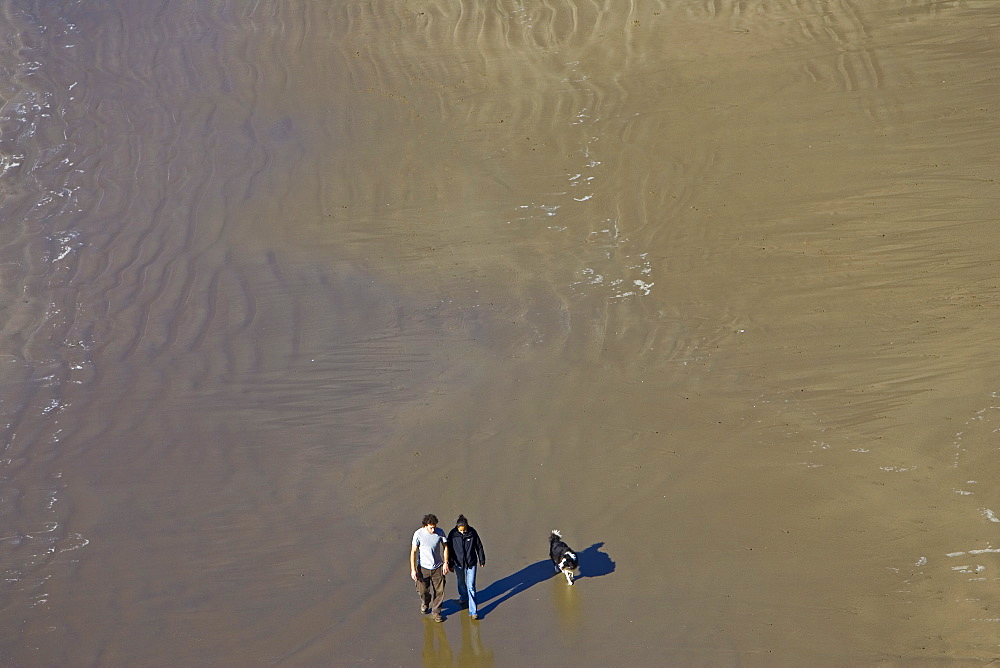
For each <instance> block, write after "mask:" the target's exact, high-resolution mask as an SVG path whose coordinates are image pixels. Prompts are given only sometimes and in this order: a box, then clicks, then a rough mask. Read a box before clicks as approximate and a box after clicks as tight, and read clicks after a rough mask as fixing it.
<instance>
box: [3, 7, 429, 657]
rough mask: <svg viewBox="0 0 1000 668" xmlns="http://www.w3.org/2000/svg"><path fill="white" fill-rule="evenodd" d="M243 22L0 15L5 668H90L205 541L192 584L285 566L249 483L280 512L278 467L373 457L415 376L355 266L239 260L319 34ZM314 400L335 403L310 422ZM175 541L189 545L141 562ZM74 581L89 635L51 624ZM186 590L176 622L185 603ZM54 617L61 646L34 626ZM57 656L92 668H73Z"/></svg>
mask: <svg viewBox="0 0 1000 668" xmlns="http://www.w3.org/2000/svg"><path fill="white" fill-rule="evenodd" d="M264 4H266V3H257V6H254V5H253V4H249V3H248V4H246V5H237V4H230V3H221V4H219V5H216V6H213V7H212V8H208V9H206V8H204V7H202V6H200V5H199V4H198V3H191V4H190V5H186V6H183V7H181V6H169V5H167V4H164V5H162V6H160V7H159V9H158V10H156V11H150V9H151V8H150V7H149V6H146V5H143V6H141V7H140V6H138V5H136V4H134V3H130V2H120V3H119V2H111V1H108V2H93V3H78V2H69V1H67V2H63V3H55V2H38V3H32V2H17V1H15V0H10V1H6V2H4V3H3V5H2V15H0V20H2V22H3V31H2V33H3V34H4V35H5V36H7V40H8V41H7V44H5V47H6V48H5V49H4V50H3V53H4V54H5V55H4V56H3V60H2V61H0V70H2V73H3V75H4V76H2V77H0V80H2V82H3V83H2V85H3V88H2V90H0V197H2V200H0V219H2V220H3V228H2V230H0V234H2V237H0V268H2V272H3V273H2V275H0V279H2V284H0V290H2V304H0V307H2V311H0V346H2V348H0V368H2V370H3V380H4V382H3V384H2V390H0V392H2V394H0V411H2V416H3V424H2V427H3V429H2V442H0V482H2V485H3V494H2V501H0V517H2V521H0V524H3V527H4V528H3V529H2V530H0V563H2V564H3V569H4V577H5V581H6V586H5V588H4V590H3V593H2V599H0V609H2V611H3V612H2V613H0V619H2V620H3V624H2V625H3V626H4V628H6V629H15V628H16V629H18V631H17V632H16V633H13V634H12V635H9V636H8V637H7V638H5V639H4V641H3V645H2V648H3V649H2V650H0V653H2V654H4V655H6V656H12V655H13V653H14V651H15V649H16V650H17V651H18V652H22V651H27V649H26V648H27V647H29V646H30V647H32V648H37V647H43V648H47V649H45V650H44V651H43V654H42V655H38V654H30V653H29V654H30V656H31V657H32V658H31V659H30V660H31V661H41V662H42V663H52V664H58V663H67V662H74V661H79V660H83V661H87V660H97V656H98V654H99V652H100V647H102V645H103V644H104V643H105V642H109V641H110V640H109V639H110V638H111V637H112V636H114V635H115V633H116V632H115V631H114V625H115V624H116V623H119V622H124V621H125V620H131V622H132V623H140V624H142V623H143V622H141V621H138V620H141V619H142V618H143V615H144V614H146V613H145V611H144V608H143V604H142V603H141V602H140V600H139V599H137V598H135V597H133V596H132V592H131V591H130V589H129V587H130V585H129V584H128V583H125V582H123V581H120V580H118V579H117V578H116V577H115V576H114V571H115V570H116V569H119V568H121V569H126V570H130V571H131V569H130V568H129V567H128V566H127V563H129V562H131V563H141V562H145V563H147V564H151V563H152V562H155V561H156V560H158V559H163V560H164V561H163V564H161V567H159V568H157V567H152V568H150V569H149V570H148V571H147V572H145V573H144V574H143V575H142V577H143V578H148V579H147V580H145V581H144V582H142V584H141V585H140V586H143V587H145V586H149V587H158V586H160V585H157V584H154V583H153V582H151V581H150V580H155V579H156V578H164V577H170V576H168V575H166V574H167V573H169V572H170V571H171V569H176V568H180V569H182V570H184V569H186V568H187V567H186V566H183V565H182V564H183V561H177V560H176V559H174V558H172V557H170V556H169V555H170V554H171V553H172V552H173V549H174V548H180V549H183V550H186V551H188V552H189V553H194V552H196V551H204V550H205V549H206V545H205V540H206V532H207V533H208V534H210V536H211V538H210V539H209V542H210V543H211V542H213V541H218V542H217V546H218V547H217V550H216V551H215V552H212V548H208V552H209V553H212V554H215V555H216V557H217V561H215V562H214V563H215V565H214V566H213V565H209V564H203V567H205V568H207V569H208V571H212V570H213V569H218V570H223V569H227V568H228V569H232V568H233V561H234V560H236V561H239V560H254V559H259V558H260V551H259V550H261V549H263V550H264V551H267V550H268V549H271V550H274V549H284V548H283V547H280V548H278V547H276V546H278V545H281V546H284V545H285V544H287V541H286V539H283V538H281V537H280V535H278V534H280V532H281V530H277V532H275V530H274V528H273V527H275V526H282V525H284V526H288V527H291V526H292V525H294V524H296V523H297V522H298V521H300V519H296V520H293V521H292V522H291V523H289V522H288V521H287V520H288V517H287V516H286V515H285V513H287V512H289V510H290V506H289V505H288V504H287V503H284V504H282V503H276V502H275V500H274V498H273V497H272V496H271V492H270V491H269V490H270V488H271V487H272V486H274V484H275V483H274V481H273V479H272V480H271V482H266V480H267V479H268V476H285V475H287V476H288V477H289V479H291V480H292V481H293V482H292V483H291V484H290V487H289V489H297V488H298V486H299V485H300V484H305V482H304V481H306V480H307V479H309V475H308V473H301V472H300V471H299V467H303V468H305V469H306V470H307V471H308V470H314V471H315V470H324V468H323V467H320V468H319V469H316V468H311V467H314V464H315V462H316V461H317V459H319V458H323V457H341V456H344V453H345V452H348V451H350V449H351V448H357V447H359V446H360V445H362V444H364V443H368V440H367V439H368V438H369V432H374V431H375V430H377V429H379V428H380V426H379V424H378V423H376V421H375V419H374V411H376V410H383V411H384V410H386V409H387V407H388V406H389V405H390V404H392V403H393V402H395V401H398V400H400V399H401V398H402V397H404V396H408V392H407V390H406V388H405V387H404V386H403V384H402V383H401V378H402V377H403V376H405V375H406V373H408V372H409V371H412V370H413V369H415V368H417V367H419V366H420V365H421V364H422V359H421V358H420V356H419V355H418V354H417V353H414V352H413V351H412V350H411V351H409V352H404V350H403V349H404V348H405V347H406V343H405V341H406V337H407V336H412V333H411V332H410V331H409V330H408V332H406V333H404V332H402V330H401V328H400V326H399V324H398V322H397V321H396V319H395V317H394V312H393V309H394V306H393V303H392V301H391V298H390V297H389V296H387V295H385V294H384V293H380V292H379V291H378V290H377V289H376V288H375V287H374V286H373V284H372V283H373V282H372V281H371V280H367V279H365V278H364V277H363V275H362V274H361V273H360V272H359V271H358V270H357V269H356V268H355V267H354V266H352V265H348V264H337V263H336V262H334V261H332V260H330V261H329V262H327V263H326V264H325V265H323V266H322V267H320V266H318V265H315V264H314V265H312V266H311V268H308V269H302V266H303V265H302V263H299V262H293V261H292V260H290V259H289V257H288V255H287V254H285V253H282V252H280V251H277V250H275V246H274V245H273V244H270V243H268V242H267V241H264V242H261V243H257V244H256V245H255V244H254V243H253V242H252V240H253V239H255V238H257V239H259V238H261V237H262V236H263V235H264V234H265V232H266V233H267V234H275V235H280V222H281V220H280V218H279V216H280V215H282V213H281V212H282V210H284V212H285V215H289V214H290V212H291V211H292V210H293V209H294V207H289V203H288V201H286V200H285V199H284V198H283V197H284V195H285V194H287V193H288V192H289V191H290V190H291V189H292V188H291V187H290V186H289V185H288V184H289V183H290V182H292V181H293V180H294V179H295V177H296V175H297V174H299V173H300V172H301V170H302V169H304V165H306V163H307V161H306V156H308V155H309V154H310V152H311V150H312V149H311V146H310V140H309V137H308V136H307V134H306V133H307V132H308V119H306V118H304V116H303V115H301V114H299V115H298V116H296V108H295V107H294V106H293V105H291V104H289V103H287V102H286V101H285V100H284V99H283V97H282V94H281V93H282V91H284V90H285V88H286V87H288V86H290V85H293V84H290V83H289V79H292V78H294V76H296V75H295V72H296V70H297V67H296V66H295V65H294V64H292V63H290V62H289V60H288V58H289V57H290V56H292V55H294V54H295V53H297V51H296V49H297V48H299V47H300V46H301V44H298V45H297V44H296V43H295V42H294V41H291V43H289V42H290V39H291V35H290V33H289V32H288V31H294V35H295V36H297V39H305V38H307V37H309V33H308V30H307V29H306V26H308V25H310V16H309V14H310V12H317V11H322V8H319V7H317V6H316V5H315V4H295V3H293V4H287V5H284V6H282V7H274V6H262V5H264ZM320 23H321V24H329V21H327V20H323V21H320ZM312 38H313V39H324V40H326V39H329V35H328V34H327V35H318V34H317V35H313V36H312ZM262 54H269V55H268V56H267V57H265V56H263V55H262ZM262 193H268V194H269V197H267V198H265V197H262ZM291 215H293V214H291ZM272 227H273V228H275V231H274V232H269V230H270V229H271V228H272ZM255 235H256V236H255ZM327 259H328V260H329V258H327ZM348 304H351V305H352V307H351V308H350V309H348V308H347V305H348ZM373 314H374V315H373ZM372 317H374V318H375V320H374V321H373V320H372V319H371V318H372ZM410 329H411V330H412V326H411V328H410ZM290 369H294V372H290V371H289V370H290ZM376 369H377V371H375V370H376ZM289 374H291V375H289ZM289 378H294V379H295V380H294V381H290V380H289ZM324 395H325V396H328V397H332V396H334V395H338V396H340V397H341V398H342V401H339V402H338V403H337V407H336V409H335V410H334V411H331V410H330V408H329V403H328V402H327V401H317V396H324ZM179 416H182V417H179ZM251 416H252V417H251ZM251 425H253V426H251ZM289 426H294V427H295V428H296V429H297V431H296V433H297V434H298V436H297V438H299V439H301V440H302V441H305V444H304V445H303V444H302V443H301V441H300V442H299V445H297V446H296V447H297V449H295V450H294V452H296V453H297V456H291V455H288V456H286V457H285V458H284V459H281V458H280V457H277V456H275V455H272V454H265V453H264V452H263V451H261V450H259V449H258V448H260V447H261V445H262V444H263V445H264V446H268V445H271V444H273V442H274V441H272V440H271V439H270V438H264V437H262V436H260V435H261V434H266V433H271V432H274V431H280V430H282V429H284V428H287V427H289ZM341 427H343V429H344V430H343V432H340V433H341V440H340V441H337V440H336V439H335V438H334V436H335V434H336V433H338V432H337V430H338V429H340V428H341ZM269 430H270V431H269ZM237 433H238V434H239V436H237V435H236V434H237ZM258 438H259V439H261V441H260V442H258V441H256V440H255V439H258ZM331 439H332V442H331ZM286 445H287V444H286ZM251 450H252V454H251V453H250V451H251ZM291 451H292V450H289V452H291ZM271 457H274V459H273V462H274V463H273V464H272V465H269V466H267V465H264V464H262V463H261V462H262V460H264V459H267V460H268V461H272V460H271V459H270V458H271ZM248 459H249V461H248ZM279 462H280V463H279ZM188 467H190V468H191V469H192V473H191V474H190V475H181V476H177V475H175V474H171V473H170V471H171V470H176V469H178V468H179V469H186V468H188ZM300 474H301V477H299V476H300ZM137 480H142V481H143V484H141V485H139V484H136V481H137ZM321 489H322V488H321ZM74 490H75V491H74ZM91 490H101V493H100V494H97V496H96V497H95V496H92V494H91ZM95 493H96V492H95ZM294 493H295V492H293V494H294ZM298 493H302V494H306V493H308V492H305V491H302V492H298ZM227 499H228V500H227ZM227 504H233V505H232V506H231V508H233V509H239V508H242V509H244V510H238V512H246V509H248V508H253V507H255V506H256V513H257V514H258V515H257V516H258V518H259V519H260V524H259V525H258V526H260V527H268V526H270V528H267V529H264V528H261V529H260V531H268V532H270V535H271V536H272V538H273V540H272V541H270V542H268V541H264V540H262V539H261V537H260V535H258V534H255V533H254V531H246V530H240V531H237V530H236V527H234V526H232V525H229V524H226V525H222V526H216V525H215V524H214V522H215V521H216V520H215V519H214V518H215V517H217V516H216V515H214V514H213V513H218V512H219V511H220V510H222V509H224V508H225V507H226V505H227ZM95 508H104V509H105V510H104V511H103V512H105V513H110V515H112V516H116V517H118V520H117V522H116V524H115V525H114V529H113V530H112V529H110V527H109V528H108V529H105V530H104V531H105V532H107V531H110V532H111V533H117V534H118V535H117V538H116V539H114V540H110V541H109V537H108V536H104V539H96V538H95V536H94V535H93V528H91V530H90V531H83V530H81V529H80V528H79V527H78V525H79V523H80V521H79V520H78V519H75V518H78V517H79V516H81V515H84V516H91V517H92V515H91V512H93V511H95ZM115 508H117V509H118V510H113V509H115ZM108 509H111V510H108ZM96 512H97V515H98V516H100V514H101V512H102V511H100V510H98V511H96ZM206 514H208V515H211V516H209V517H206ZM199 515H201V520H200V521H199V520H198V519H197V518H198V516H199ZM171 517H173V518H181V517H184V518H186V520H185V521H193V522H195V523H199V522H200V523H202V528H203V529H205V532H201V533H195V534H189V535H188V536H187V538H184V537H180V538H179V540H174V539H171V540H170V541H169V545H170V548H169V549H161V547H162V546H161V547H157V545H156V543H157V536H164V535H169V534H170V532H171V530H170V529H169V528H168V527H169V525H170V523H171V522H172V521H173V520H172V519H170V518H171ZM234 532H235V533H237V534H238V536H236V535H233V534H234ZM227 536H228V537H227ZM115 540H117V541H118V543H117V544H118V546H119V547H118V549H117V550H115V552H114V554H109V553H108V552H107V550H108V546H109V545H110V544H112V543H114V542H115ZM133 540H134V541H135V542H134V544H131V547H127V548H126V547H125V546H124V544H125V543H132V541H133ZM233 540H235V541H236V543H233V542H232V541H233ZM288 540H291V539H288ZM227 542H229V543H230V545H229V546H228V547H226V546H225V544H226V543H227ZM240 542H244V544H245V545H247V546H249V545H250V544H258V545H262V546H264V547H260V548H258V549H257V551H254V550H251V549H246V550H243V551H239V550H236V551H234V550H233V545H235V544H237V543H240ZM184 543H188V545H187V547H183V544H184ZM95 546H96V547H98V548H99V549H97V552H96V553H97V554H100V555H101V556H100V558H99V559H98V560H97V561H94V560H92V559H91V560H88V558H87V556H86V555H89V554H94V552H93V551H94V550H95ZM268 546H270V547H268ZM81 559H83V562H82V563H84V564H86V565H88V567H89V568H91V569H93V568H97V569H98V570H99V571H103V570H104V569H107V571H106V573H105V575H103V576H102V575H94V576H93V577H94V578H95V579H94V580H92V581H91V585H89V586H91V587H93V583H95V582H101V581H103V584H102V585H100V586H98V587H96V588H95V589H96V590H99V591H100V592H101V593H99V594H95V593H93V591H92V592H91V593H90V594H88V597H89V596H95V597H96V598H95V599H94V600H92V603H93V605H95V606H97V607H98V608H101V609H103V610H105V611H106V612H107V613H108V615H110V617H107V618H106V619H105V621H106V622H107V623H108V625H105V622H99V623H93V621H94V620H92V619H91V618H90V617H89V615H74V614H72V613H66V606H67V605H71V604H70V603H69V602H68V601H69V600H83V599H79V598H76V597H73V596H68V594H67V590H69V589H72V587H73V586H75V585H76V583H75V581H74V580H73V578H72V577H71V574H72V573H74V572H76V569H78V568H80V567H81V566H80V564H81ZM117 559H121V560H122V563H121V564H119V565H118V566H115V565H114V562H115V561H116V560H117ZM122 572H123V571H122ZM184 578H185V576H177V577H176V578H175V580H174V581H180V580H183V579H184ZM198 579H199V578H194V579H189V580H188V581H189V585H188V587H190V595H191V596H198V597H200V596H202V595H203V594H204V592H203V591H199V587H201V586H203V585H201V584H198ZM217 582H224V581H223V580H218V581H217ZM53 596H55V597H57V598H59V605H60V607H59V609H60V610H62V611H63V613H62V614H63V615H65V616H63V617H60V621H59V622H58V623H53V622H52V621H51V620H49V621H46V615H47V614H48V613H47V610H49V609H50V608H51V604H52V599H53ZM68 619H75V621H67V620H68ZM15 620H17V621H16V622H15ZM88 627H89V630H88ZM74 634H83V635H86V636H88V637H91V638H93V640H94V642H93V643H92V644H91V645H90V651H94V652H97V653H98V654H94V655H92V656H91V657H90V658H89V659H87V658H85V657H83V656H81V655H78V654H75V653H73V654H70V652H73V650H72V649H71V647H72V645H73V644H74V643H71V642H69V641H68V638H70V637H72V636H73V635H74ZM32 651H34V650H32ZM141 651H151V652H154V653H155V652H156V651H157V650H156V649H155V648H152V647H151V648H149V649H147V650H141ZM220 651H221V650H220ZM46 652H47V653H46ZM17 656H20V657H22V658H24V657H25V656H28V655H26V654H17ZM39 656H41V657H42V658H39Z"/></svg>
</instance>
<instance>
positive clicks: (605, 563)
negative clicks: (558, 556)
mask: <svg viewBox="0 0 1000 668" xmlns="http://www.w3.org/2000/svg"><path fill="white" fill-rule="evenodd" d="M603 546H604V543H594V544H593V545H591V546H590V547H588V548H587V549H586V550H583V551H582V552H578V553H577V557H578V559H579V561H580V568H579V571H580V575H579V577H578V578H577V579H582V578H596V577H600V576H602V575H608V574H610V573H613V572H614V570H615V562H613V561H611V557H609V556H608V555H607V554H605V553H603V552H601V551H600V550H601V548H602V547H603ZM554 575H556V570H555V568H554V567H553V566H552V560H551V559H542V560H541V561H536V562H535V563H533V564H531V565H530V566H525V567H524V568H522V569H521V570H519V571H518V572H516V573H513V574H511V575H508V576H507V577H505V578H502V579H500V580H497V581H496V582H494V583H493V584H491V585H490V586H488V587H486V588H485V589H480V590H479V592H477V594H476V599H477V600H478V601H481V603H480V604H479V605H478V608H479V609H478V610H477V611H476V612H477V613H478V614H479V616H480V617H485V616H486V615H488V614H490V613H491V612H492V611H493V610H494V609H495V608H496V607H497V606H498V605H500V604H501V603H503V602H504V601H506V600H507V599H509V598H510V597H512V596H516V595H517V594H520V593H521V592H523V591H526V590H527V589H529V588H531V587H533V586H534V585H536V584H538V583H539V582H545V581H546V580H548V579H549V578H551V577H552V576H554ZM443 607H444V608H446V609H447V610H446V611H447V612H448V613H450V612H452V611H454V612H457V611H458V609H459V608H458V601H447V602H446V603H445V605H444V606H443Z"/></svg>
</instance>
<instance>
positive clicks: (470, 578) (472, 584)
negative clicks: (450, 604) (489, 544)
mask: <svg viewBox="0 0 1000 668" xmlns="http://www.w3.org/2000/svg"><path fill="white" fill-rule="evenodd" d="M455 577H456V579H458V600H460V601H468V602H469V614H470V615H474V614H476V567H475V566H473V567H472V568H456V569H455Z"/></svg>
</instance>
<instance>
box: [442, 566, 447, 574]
mask: <svg viewBox="0 0 1000 668" xmlns="http://www.w3.org/2000/svg"><path fill="white" fill-rule="evenodd" d="M442 568H443V569H444V570H443V573H444V574H445V575H448V564H445V565H444V566H443V567H442Z"/></svg>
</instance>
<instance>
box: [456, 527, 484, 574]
mask: <svg viewBox="0 0 1000 668" xmlns="http://www.w3.org/2000/svg"><path fill="white" fill-rule="evenodd" d="M476 564H479V565H480V566H485V565H486V550H485V549H483V541H481V540H479V534H478V533H476V530H475V529H473V528H472V527H467V528H466V531H465V534H464V535H463V534H462V532H461V531H459V530H458V527H455V528H454V529H452V530H451V531H450V532H449V533H448V566H449V568H472V567H473V566H475V565H476Z"/></svg>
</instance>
